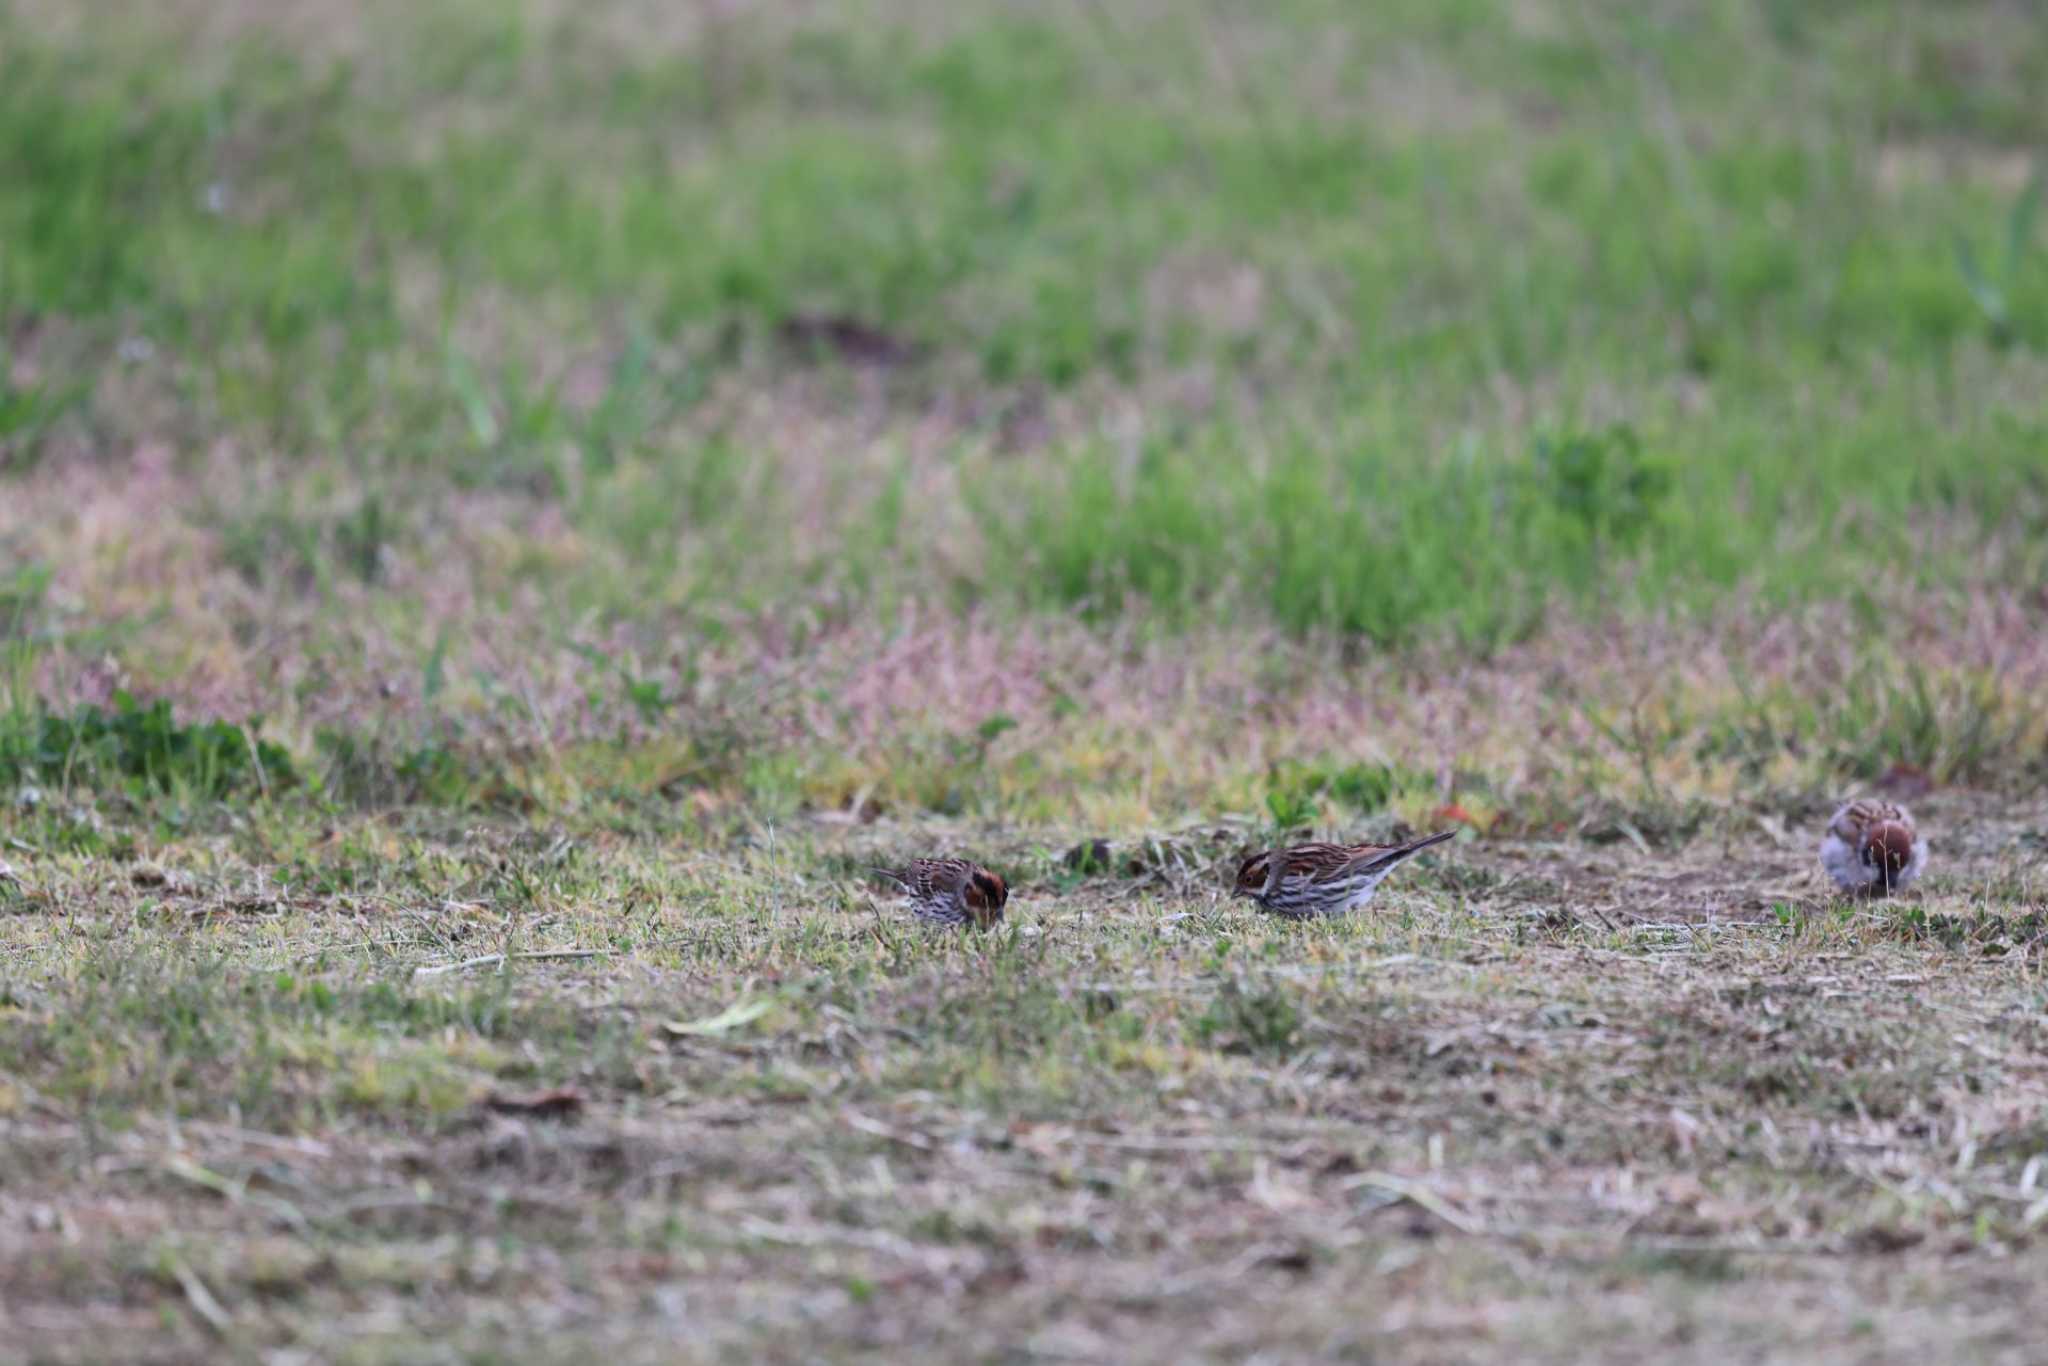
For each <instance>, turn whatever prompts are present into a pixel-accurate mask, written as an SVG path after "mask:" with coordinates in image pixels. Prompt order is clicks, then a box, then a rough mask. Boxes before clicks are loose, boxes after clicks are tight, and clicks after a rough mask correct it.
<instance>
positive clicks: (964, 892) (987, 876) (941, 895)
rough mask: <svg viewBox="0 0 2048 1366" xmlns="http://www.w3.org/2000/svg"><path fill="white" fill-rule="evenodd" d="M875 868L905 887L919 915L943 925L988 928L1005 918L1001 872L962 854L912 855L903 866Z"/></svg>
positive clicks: (1006, 888) (1006, 895) (1006, 893)
mask: <svg viewBox="0 0 2048 1366" xmlns="http://www.w3.org/2000/svg"><path fill="white" fill-rule="evenodd" d="M874 871H875V874H876V875H877V876H879V877H885V878H888V879H889V880H890V881H891V882H894V883H895V884H896V885H897V886H899V887H901V888H902V889H903V896H904V899H905V900H906V901H907V902H909V904H910V909H911V912H912V913H913V914H914V915H916V916H917V918H918V919H920V920H932V921H936V922H938V923H940V924H942V925H972V926H974V927H975V928H976V929H979V930H985V929H988V928H989V927H990V926H991V925H994V924H995V923H996V922H997V921H999V920H1001V919H1002V918H1003V906H1004V904H1005V903H1006V902H1008V901H1009V899H1010V889H1009V886H1008V885H1007V884H1005V883H1004V881H1003V877H1002V874H1000V873H992V872H990V871H989V870H988V869H986V868H984V867H982V866H981V865H980V864H978V863H969V862H968V861H967V860H966V859H962V858H921V859H912V860H911V861H910V863H909V864H908V865H907V866H905V867H903V868H877V869H875V870H874Z"/></svg>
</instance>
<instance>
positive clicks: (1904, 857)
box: [1820, 798, 1927, 896]
mask: <svg viewBox="0 0 2048 1366" xmlns="http://www.w3.org/2000/svg"><path fill="white" fill-rule="evenodd" d="M1820 866H1821V867H1823V868H1825V869H1827V873H1828V876H1829V877H1831V878H1833V879H1834V880H1835V885H1836V886H1837V887H1840V888H1841V889H1842V890H1843V891H1845V892H1848V893H1850V894H1851V895H1871V896H1883V895H1885V894H1887V893H1890V892H1896V891H1898V890H1899V889H1900V888H1902V887H1905V886H1907V885H1909V884H1910V883H1911V882H1912V881H1913V879H1915V878H1917V877H1919V876H1920V873H1921V870H1922V869H1924V868H1926V867H1927V841H1926V840H1923V839H1921V838H1920V833H1919V831H1917V830H1915V829H1914V828H1913V817H1912V815H1911V814H1910V813H1909V812H1908V811H1907V810H1906V808H1905V807H1903V806H1899V805H1897V804H1895V803H1893V802H1881V801H1876V800H1874V799H1870V798H1866V799H1864V800H1862V801H1854V802H1850V803H1848V804H1847V805H1845V806H1844V807H1842V809H1841V810H1839V811H1837V812H1835V814H1834V817H1833V818H1832V819H1831V820H1829V821H1828V831H1827V833H1826V834H1825V835H1822V836H1821V840H1820Z"/></svg>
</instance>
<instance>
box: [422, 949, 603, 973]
mask: <svg viewBox="0 0 2048 1366" xmlns="http://www.w3.org/2000/svg"><path fill="white" fill-rule="evenodd" d="M610 952H611V950H610V949H537V950H534V951H532V952H529V953H486V954H483V955H482V956H480V957H477V958H465V959H463V960H462V961H461V962H459V963H435V964H433V965H431V966H428V967H424V968H414V969H413V970H412V975H413V976H414V977H415V978H419V977H439V976H440V975H441V974H442V973H445V972H462V971H465V970H467V969H469V968H484V967H502V966H503V965H504V964H505V963H506V962H507V961H509V960H511V959H515V958H516V959H519V960H521V961H528V962H530V961H532V960H534V959H537V958H597V957H601V956H602V955H604V954H608V953H610Z"/></svg>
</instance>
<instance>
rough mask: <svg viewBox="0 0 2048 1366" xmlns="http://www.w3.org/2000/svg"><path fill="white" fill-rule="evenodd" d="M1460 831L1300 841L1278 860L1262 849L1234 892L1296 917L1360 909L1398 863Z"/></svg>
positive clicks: (1241, 868)
mask: <svg viewBox="0 0 2048 1366" xmlns="http://www.w3.org/2000/svg"><path fill="white" fill-rule="evenodd" d="M1457 833H1458V832H1457V831H1455V830H1445V831H1443V832H1441V833H1440V834H1435V835H1425V836H1423V837H1422V838H1421V839H1419V840H1411V841H1410V842H1409V843H1407V844H1297V845H1295V846H1294V847H1293V848H1292V849H1282V850H1280V851H1279V856H1278V858H1277V859H1276V858H1275V857H1274V853H1273V851H1271V850H1262V851H1261V852H1259V853H1256V854H1253V855H1252V856H1251V857H1250V858H1248V859H1246V860H1245V861H1244V862H1243V863H1241V864H1239V865H1238V869H1237V885H1236V886H1234V887H1233V888H1232V889H1231V895H1233V896H1248V897H1250V898H1251V899H1252V900H1254V901H1256V902H1258V903H1259V905H1260V907H1262V908H1263V909H1265V910H1268V911H1271V912H1272V913H1273V914H1275V915H1284V916H1290V917H1294V918H1301V917H1305V916H1311V915H1335V914H1337V913H1338V912H1340V911H1351V910H1356V909H1358V908H1359V907H1360V906H1363V905H1364V904H1365V903H1366V902H1368V901H1370V900H1372V894H1373V890H1374V889H1375V888H1377V887H1378V886H1379V885H1380V880H1381V879H1382V878H1384V877H1386V875H1387V874H1388V873H1391V872H1392V871H1394V869H1395V867H1396V866H1397V865H1399V864H1401V863H1404V862H1406V861H1407V860H1408V859H1411V858H1413V857H1415V856H1416V855H1417V854H1419V853H1421V852H1422V851H1423V850H1425V849H1427V848H1429V846H1430V845H1432V844H1441V843H1443V842H1444V841H1445V840H1447V839H1449V838H1450V837H1451V836H1453V835H1455V834H1457Z"/></svg>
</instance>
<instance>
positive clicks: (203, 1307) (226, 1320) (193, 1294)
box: [171, 1262, 235, 1337]
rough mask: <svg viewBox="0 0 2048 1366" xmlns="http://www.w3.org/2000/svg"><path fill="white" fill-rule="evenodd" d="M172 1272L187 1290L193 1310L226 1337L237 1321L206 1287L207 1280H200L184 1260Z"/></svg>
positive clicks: (215, 1330) (180, 1286) (214, 1329)
mask: <svg viewBox="0 0 2048 1366" xmlns="http://www.w3.org/2000/svg"><path fill="white" fill-rule="evenodd" d="M171 1272H172V1274H173V1275H175V1276H176V1277H177V1278H178V1287H179V1288H180V1289H181V1290H183V1291H184V1292H185V1302H186V1303H187V1304H189V1305H191V1306H192V1312H193V1313H195V1314H197V1315H198V1316H199V1317H200V1318H201V1319H203V1320H205V1322H206V1326H207V1327H209V1328H211V1329H213V1331H214V1332H216V1333H219V1334H220V1335H221V1336H222V1337H226V1336H227V1331H228V1329H230V1328H232V1327H233V1326H234V1322H235V1321H234V1320H233V1319H232V1318H230V1317H229V1316H228V1311H227V1310H225V1309H223V1308H221V1307H220V1301H219V1300H217V1299H215V1298H214V1297H213V1292H212V1291H211V1290H208V1289H207V1288H206V1282H205V1281H202V1280H200V1279H199V1277H198V1276H197V1275H195V1274H194V1273H193V1271H192V1268H191V1267H188V1266H186V1265H185V1264H184V1263H183V1262H179V1263H177V1264H176V1265H174V1266H173V1267H172V1268H171Z"/></svg>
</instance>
